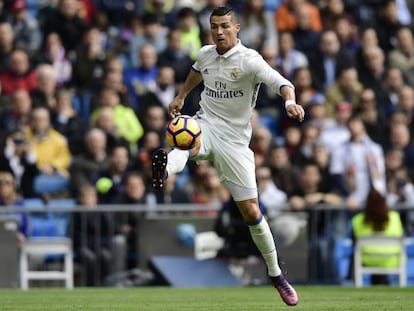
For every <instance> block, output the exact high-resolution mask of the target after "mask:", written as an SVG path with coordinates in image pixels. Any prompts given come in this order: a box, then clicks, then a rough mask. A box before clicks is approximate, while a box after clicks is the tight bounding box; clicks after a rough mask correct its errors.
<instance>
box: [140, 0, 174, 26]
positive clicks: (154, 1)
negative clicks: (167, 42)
mask: <svg viewBox="0 0 414 311" xmlns="http://www.w3.org/2000/svg"><path fill="white" fill-rule="evenodd" d="M143 2H144V12H148V13H152V14H155V15H156V16H157V17H158V19H159V20H160V21H161V23H162V24H163V25H165V26H167V27H173V26H174V25H175V23H176V21H177V12H176V7H175V6H174V4H175V0H143Z"/></svg>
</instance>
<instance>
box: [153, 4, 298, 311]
mask: <svg viewBox="0 0 414 311" xmlns="http://www.w3.org/2000/svg"><path fill="white" fill-rule="evenodd" d="M210 27H211V35H212V39H213V41H214V43H215V45H207V46H204V47H202V48H201V49H200V52H199V54H198V57H197V60H196V61H195V63H194V64H193V67H192V69H191V71H190V73H189V74H188V76H187V78H186V80H185V83H184V86H183V88H182V90H181V91H180V92H179V94H178V95H177V96H176V98H175V99H174V100H173V101H172V102H171V104H170V105H169V114H170V116H171V117H174V116H176V115H179V114H180V110H181V109H182V107H183V106H184V99H185V97H186V96H187V95H188V93H190V91H191V90H192V89H193V88H194V87H195V86H197V85H198V84H199V83H200V82H201V81H204V90H203V92H202V94H201V101H200V110H199V111H198V112H197V114H196V116H195V118H196V119H197V120H198V122H199V123H200V127H201V132H202V138H201V141H200V143H199V144H198V145H196V146H195V147H194V148H193V149H192V150H189V151H188V150H179V149H173V150H172V151H171V152H169V153H168V154H167V153H166V151H165V150H163V149H159V150H157V151H155V152H154V154H153V160H152V161H153V162H152V171H153V172H152V173H153V187H154V188H158V189H159V188H162V187H163V183H164V180H165V179H166V178H167V177H168V175H172V174H176V173H178V172H181V171H182V170H183V169H184V167H185V165H186V163H187V160H188V159H189V158H190V157H191V159H193V160H201V159H207V160H210V161H212V162H213V163H214V166H215V167H216V169H217V171H218V172H219V174H220V180H221V182H222V183H223V185H225V186H226V188H227V189H228V190H229V191H230V193H231V195H232V197H233V199H234V201H235V202H236V204H237V206H238V208H239V209H240V212H241V214H242V215H243V219H244V220H245V222H246V224H247V225H248V226H249V230H250V233H251V235H252V238H253V241H254V242H255V244H256V246H257V248H258V249H259V251H260V252H261V254H262V256H263V258H264V260H265V262H266V265H267V267H268V274H269V277H270V279H271V281H272V283H273V285H274V287H275V288H276V289H277V290H278V291H279V293H280V296H281V298H282V299H283V301H284V302H285V303H286V304H287V305H290V306H294V305H296V304H297V303H298V296H297V294H296V292H295V290H294V288H293V287H292V286H291V285H290V284H289V283H288V281H287V280H286V279H285V277H284V276H283V274H282V271H281V269H280V267H279V264H278V259H277V252H276V247H275V242H274V239H273V235H272V233H271V231H270V228H269V225H268V223H267V221H266V219H265V218H264V217H263V215H262V214H261V212H260V209H259V205H258V192H257V185H256V176H255V162H254V154H253V151H252V150H251V149H250V148H249V142H250V138H251V135H252V128H251V124H250V118H251V116H252V111H253V109H254V106H255V99H256V96H257V93H258V90H259V86H260V84H261V83H265V84H266V85H268V86H269V87H271V88H272V89H273V90H274V91H275V92H276V93H277V94H279V95H280V96H281V97H282V98H283V100H284V101H285V107H286V111H287V114H288V116H289V117H291V118H297V119H298V120H299V121H303V118H304V114H305V113H304V110H303V108H302V106H300V105H297V104H296V98H295V92H294V86H293V85H292V83H291V82H290V81H288V80H287V79H285V78H284V77H282V76H281V75H280V74H279V73H278V72H277V71H275V70H274V69H272V68H271V67H270V66H269V65H268V64H267V63H266V62H265V61H264V59H263V58H262V57H261V56H260V54H259V53H258V52H256V51H254V50H252V49H248V48H246V47H245V46H243V45H242V43H241V42H240V40H238V38H237V33H238V32H239V30H240V24H239V23H238V22H237V19H236V16H235V13H234V12H233V11H232V9H230V8H227V7H218V8H216V9H214V10H213V12H212V13H211V16H210Z"/></svg>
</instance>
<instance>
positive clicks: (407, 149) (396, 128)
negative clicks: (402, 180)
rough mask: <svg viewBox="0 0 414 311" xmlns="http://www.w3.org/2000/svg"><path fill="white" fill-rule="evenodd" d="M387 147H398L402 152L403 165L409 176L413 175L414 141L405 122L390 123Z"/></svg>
mask: <svg viewBox="0 0 414 311" xmlns="http://www.w3.org/2000/svg"><path fill="white" fill-rule="evenodd" d="M388 148H398V149H401V150H402V151H403V152H404V162H403V163H404V166H405V167H406V168H407V169H408V171H409V174H410V176H414V142H413V140H412V138H411V133H410V130H409V129H408V126H407V124H404V123H401V122H399V123H394V124H392V125H391V127H390V132H389V145H388ZM388 148H387V149H388Z"/></svg>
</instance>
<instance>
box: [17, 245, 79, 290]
mask: <svg viewBox="0 0 414 311" xmlns="http://www.w3.org/2000/svg"><path fill="white" fill-rule="evenodd" d="M46 254H63V255H64V266H63V271H60V270H32V269H31V267H30V264H29V258H30V256H36V255H37V256H45V255H46ZM72 257H73V252H72V242H71V240H70V239H68V238H54V239H50V238H30V239H27V240H26V242H25V243H24V244H23V246H22V249H21V252H20V259H19V265H20V287H21V289H24V290H26V289H28V288H29V281H30V280H64V281H65V287H66V288H67V289H72V288H73V259H72Z"/></svg>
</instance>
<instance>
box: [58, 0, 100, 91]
mask: <svg viewBox="0 0 414 311" xmlns="http://www.w3.org/2000/svg"><path fill="white" fill-rule="evenodd" d="M66 1H68V0H66ZM69 1H72V0H69ZM106 57H107V52H106V50H105V48H104V46H103V44H102V34H101V32H100V31H99V29H98V28H96V27H92V28H90V29H89V30H88V31H86V32H85V34H84V36H83V41H82V44H78V45H77V48H76V62H75V64H74V66H73V75H72V79H73V83H74V84H75V86H76V87H77V88H79V91H93V90H96V89H97V88H98V86H99V84H100V82H101V80H102V77H103V74H104V66H105V60H106Z"/></svg>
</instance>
